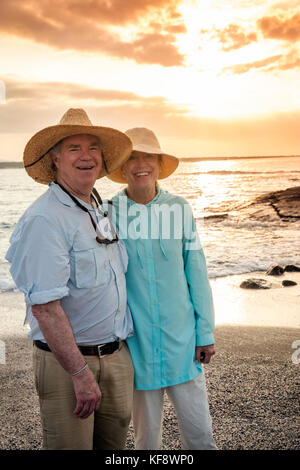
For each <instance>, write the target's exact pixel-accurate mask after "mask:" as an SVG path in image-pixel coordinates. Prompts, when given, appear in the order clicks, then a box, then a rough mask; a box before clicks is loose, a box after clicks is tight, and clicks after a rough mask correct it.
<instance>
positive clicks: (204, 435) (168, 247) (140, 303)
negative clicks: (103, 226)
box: [109, 128, 216, 449]
mask: <svg viewBox="0 0 300 470" xmlns="http://www.w3.org/2000/svg"><path fill="white" fill-rule="evenodd" d="M126 134H127V135H128V137H129V138H130V139H131V141H132V144H133V152H132V154H131V156H130V157H129V159H128V160H127V161H126V163H125V164H124V165H123V166H122V167H121V169H119V170H117V171H115V172H113V173H111V174H110V175H109V178H110V179H111V180H112V181H115V182H118V183H127V187H126V189H124V190H123V191H121V192H120V193H118V194H117V195H116V196H115V197H114V198H113V199H112V203H113V208H114V210H115V216H116V223H117V226H118V230H119V234H120V236H121V237H122V238H123V240H124V242H125V244H126V248H127V252H128V256H129V264H128V270H127V275H126V281H127V292H128V303H129V306H130V309H131V312H132V316H133V321H134V329H135V335H134V336H133V337H132V338H130V339H128V346H129V350H130V353H131V357H132V361H133V365H134V371H135V392H134V411H133V423H134V429H135V441H136V448H137V449H159V447H160V445H161V422H162V407H163V395H164V391H166V393H167V394H168V396H169V398H170V400H171V401H172V403H173V405H174V407H175V410H176V414H177V417H178V424H179V429H180V434H181V441H182V447H183V448H184V449H215V448H216V446H215V442H214V439H213V436H212V427H211V418H210V414H209V407H208V400H207V394H206V384H205V377H204V373H203V369H202V365H201V363H202V362H204V363H208V362H209V361H210V358H211V356H212V355H213V354H214V353H215V350H214V337H213V329H214V312H213V303H212V296H211V289H210V286H209V281H208V277H207V269H206V262H205V257H204V254H203V251H202V248H201V245H200V242H199V238H198V235H197V232H196V229H195V222H194V219H193V215H192V211H191V208H190V206H189V204H188V203H187V201H186V200H185V199H184V198H182V197H179V196H174V195H171V194H169V193H168V192H167V191H164V190H162V189H161V188H160V187H159V186H158V185H157V180H158V179H163V178H166V177H168V176H169V175H170V174H171V173H173V171H175V169H176V168H177V165H178V159H177V158H175V157H173V156H170V155H167V154H164V153H163V152H162V150H161V148H160V145H159V142H158V140H157V138H156V136H155V135H154V133H153V132H152V131H150V130H148V129H145V128H134V129H130V130H128V131H127V132H126Z"/></svg>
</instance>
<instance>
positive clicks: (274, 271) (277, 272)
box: [266, 265, 284, 276]
mask: <svg viewBox="0 0 300 470" xmlns="http://www.w3.org/2000/svg"><path fill="white" fill-rule="evenodd" d="M283 273H284V268H283V267H282V266H279V265H277V266H272V267H271V268H269V269H268V271H267V272H266V274H268V275H269V276H281V275H282V274H283Z"/></svg>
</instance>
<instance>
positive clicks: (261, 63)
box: [222, 54, 282, 74]
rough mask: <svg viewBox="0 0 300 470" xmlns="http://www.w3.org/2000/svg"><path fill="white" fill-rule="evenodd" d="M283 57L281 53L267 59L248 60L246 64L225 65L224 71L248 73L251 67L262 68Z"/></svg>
mask: <svg viewBox="0 0 300 470" xmlns="http://www.w3.org/2000/svg"><path fill="white" fill-rule="evenodd" d="M281 57H282V55H281V54H279V55H274V56H271V57H267V58H266V59H262V60H256V61H254V62H248V63H245V64H236V65H231V66H229V67H224V68H223V70H222V72H232V73H235V74H242V73H247V72H249V70H251V69H262V68H264V67H266V66H268V65H270V64H272V63H274V62H278V61H279V59H280V58H281Z"/></svg>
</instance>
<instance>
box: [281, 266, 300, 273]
mask: <svg viewBox="0 0 300 470" xmlns="http://www.w3.org/2000/svg"><path fill="white" fill-rule="evenodd" d="M284 270H285V272H289V273H292V272H300V266H295V265H294V264H287V265H286V266H285V268H284Z"/></svg>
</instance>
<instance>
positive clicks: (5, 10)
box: [0, 0, 300, 160]
mask: <svg viewBox="0 0 300 470" xmlns="http://www.w3.org/2000/svg"><path fill="white" fill-rule="evenodd" d="M0 50H1V61H0V80H1V82H0V103H1V104H0V132H1V144H2V146H1V150H0V160H21V159H22V153H23V148H24V146H25V144H26V142H27V140H28V139H29V138H30V137H31V136H32V135H33V134H34V133H35V132H36V131H38V130H39V129H41V128H43V127H46V126H48V125H53V124H57V123H58V121H59V120H60V118H61V116H62V115H63V113H64V112H65V111H66V110H67V109H68V108H70V107H80V108H84V109H85V110H86V111H87V112H88V114H89V116H90V118H91V120H92V121H93V123H94V124H99V125H104V126H111V127H115V128H117V129H120V130H122V131H125V130H126V129H128V128H131V127H137V126H143V127H149V128H151V129H152V130H154V132H155V133H156V134H157V136H158V138H159V140H160V143H161V146H162V147H163V149H164V150H165V151H166V152H168V153H172V154H174V155H177V156H178V157H204V156H231V155H233V156H237V155H239V156H240V155H242V156H244V155H295V154H297V155H299V154H300V130H299V127H300V125H299V124H300V2H299V0H289V1H280V0H277V1H276V0H251V1H250V0H249V1H248V0H240V1H238V0H222V1H220V0H127V1H126V0H85V1H83V0H80V1H79V0H51V1H49V0H26V1H24V0H1V2H0Z"/></svg>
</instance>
